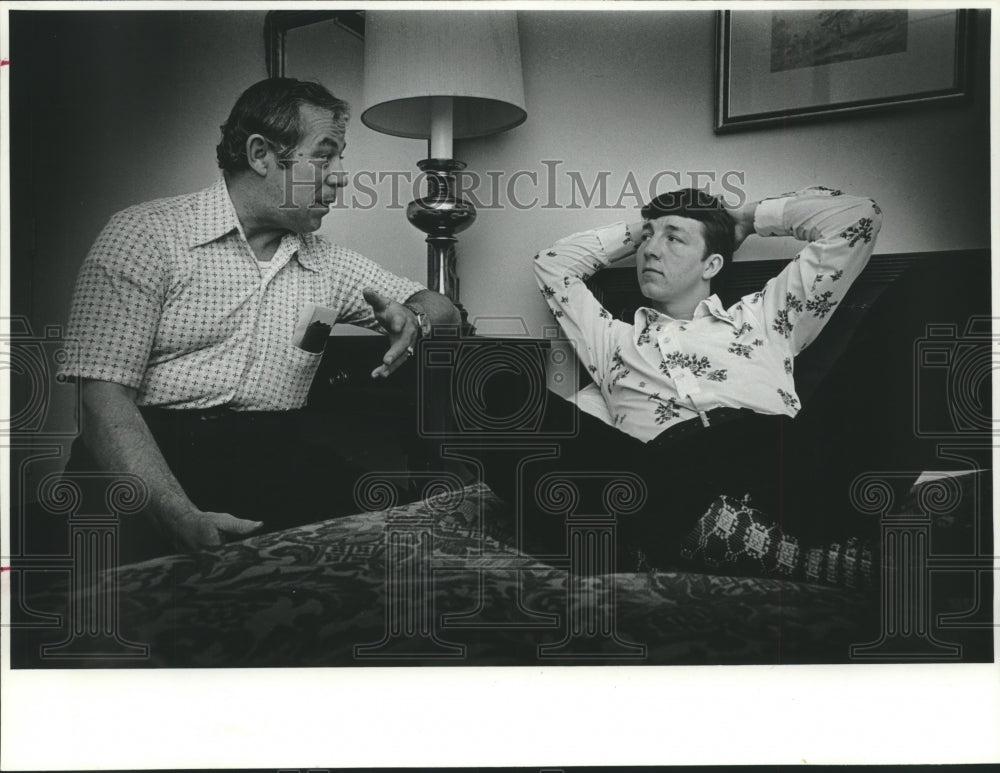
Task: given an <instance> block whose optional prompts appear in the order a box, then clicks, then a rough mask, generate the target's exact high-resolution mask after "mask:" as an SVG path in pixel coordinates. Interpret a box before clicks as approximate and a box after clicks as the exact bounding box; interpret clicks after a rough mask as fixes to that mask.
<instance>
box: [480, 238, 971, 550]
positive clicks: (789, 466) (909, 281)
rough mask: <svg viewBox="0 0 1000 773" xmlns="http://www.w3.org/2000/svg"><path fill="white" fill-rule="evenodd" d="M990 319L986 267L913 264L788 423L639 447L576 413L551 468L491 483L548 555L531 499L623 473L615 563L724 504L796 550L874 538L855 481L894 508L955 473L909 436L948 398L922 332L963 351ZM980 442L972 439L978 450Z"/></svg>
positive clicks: (764, 419) (917, 436) (662, 546)
mask: <svg viewBox="0 0 1000 773" xmlns="http://www.w3.org/2000/svg"><path fill="white" fill-rule="evenodd" d="M989 312H990V297H989V265H988V262H986V261H983V262H982V263H974V264H973V263H971V262H964V263H961V264H959V265H956V264H955V263H954V262H951V261H950V260H949V258H947V257H946V258H930V259H926V260H923V261H921V263H920V264H918V265H917V266H916V267H915V268H913V269H911V270H909V271H908V272H907V273H906V274H904V275H903V276H901V277H900V278H898V279H897V280H896V281H895V282H894V283H893V284H892V285H890V286H889V287H888V288H887V289H886V290H885V291H884V292H883V293H882V294H881V296H879V298H878V299H877V300H876V302H875V304H874V305H873V307H872V309H871V310H869V312H868V313H867V314H866V316H865V317H864V318H863V319H862V320H861V322H860V324H859V325H858V328H857V329H856V331H855V333H854V335H853V337H852V338H851V341H850V344H849V346H848V347H847V349H846V351H845V352H844V354H843V355H841V356H840V357H839V359H838V360H837V361H836V362H835V363H834V364H833V365H832V368H831V369H830V371H829V372H828V373H827V374H826V376H825V377H824V378H823V379H822V381H821V382H820V384H819V385H818V387H817V388H816V389H815V391H813V392H812V393H811V394H809V395H808V398H805V397H804V400H805V402H804V406H803V409H802V411H801V412H800V413H799V415H798V416H797V417H796V418H794V419H789V418H786V417H774V416H758V415H754V416H752V417H750V418H748V419H737V420H735V421H733V422H730V423H725V424H722V425H720V426H714V427H711V428H709V429H706V430H701V431H695V432H693V433H691V434H689V435H685V436H684V437H682V438H679V439H677V440H675V441H673V440H668V439H664V440H662V441H660V442H657V441H654V442H651V443H642V442H640V441H638V440H636V439H634V438H631V437H629V436H627V435H625V434H624V433H622V432H620V431H618V430H617V429H614V428H612V427H610V426H608V425H606V424H605V423H604V422H602V421H600V420H598V419H594V418H592V417H590V416H587V415H583V414H581V415H579V416H578V422H579V427H580V431H579V433H578V434H577V435H576V436H575V437H573V438H571V439H566V440H562V441H554V442H558V443H559V445H560V455H559V458H557V459H547V460H541V461H536V462H529V463H527V464H526V465H525V467H524V471H523V475H522V479H521V482H520V483H519V484H517V485H514V484H513V483H512V478H511V475H510V474H509V472H507V471H505V470H504V469H503V468H502V467H501V466H499V465H495V466H492V467H490V466H488V467H487V468H486V469H487V478H488V482H489V483H490V485H491V486H492V487H494V488H495V490H497V492H498V494H499V495H500V496H501V497H503V498H505V499H509V500H511V501H520V503H521V505H522V507H523V510H524V516H525V517H524V522H523V527H522V528H523V529H524V530H525V533H526V535H527V536H526V540H525V541H526V543H528V544H531V543H532V540H534V541H535V542H536V543H538V544H541V545H543V546H551V547H552V549H553V550H557V551H558V550H560V546H561V545H562V544H564V541H565V536H564V535H565V526H564V524H563V522H562V521H560V520H559V519H558V518H557V517H556V516H552V515H549V514H547V513H546V512H544V508H541V507H539V505H538V503H537V502H536V501H535V500H534V489H533V487H534V486H535V485H536V484H537V482H538V480H540V479H541V478H542V476H544V475H545V474H546V473H549V472H553V471H558V470H563V471H565V470H579V471H597V472H605V473H612V472H614V471H616V470H620V471H629V472H633V473H636V474H638V475H639V476H641V477H642V478H643V480H644V481H645V482H646V486H647V504H646V506H645V507H644V508H643V510H642V512H641V513H638V514H635V515H626V516H622V517H621V518H619V520H618V535H619V539H618V547H619V556H620V557H626V556H634V555H635V551H636V550H642V551H643V552H644V553H645V554H646V555H647V556H648V557H650V558H651V560H652V561H653V563H655V564H659V565H665V564H669V563H670V562H671V560H672V559H674V558H676V555H677V547H678V542H679V540H680V538H681V537H682V536H683V535H684V534H685V533H686V532H687V531H688V530H689V529H690V528H691V526H692V525H693V524H694V522H695V521H696V520H697V519H698V517H699V516H700V515H702V514H703V513H704V512H705V510H706V509H707V507H708V505H709V503H710V502H711V501H712V499H714V498H715V497H716V496H718V495H720V494H727V495H730V496H733V497H737V498H739V497H742V496H743V495H744V494H750V496H751V501H752V503H753V505H754V507H756V508H758V509H760V510H762V511H763V512H764V513H766V514H767V515H768V516H770V517H771V518H772V519H773V520H774V521H776V522H777V523H779V524H780V525H781V526H782V528H783V529H784V530H785V531H786V532H787V533H791V534H794V535H796V536H798V537H799V539H800V541H801V542H803V543H806V544H808V543H813V544H817V543H820V542H824V541H828V540H831V539H843V538H845V537H848V536H858V537H870V536H873V535H875V534H877V530H878V526H879V524H878V523H877V519H876V518H875V517H873V516H872V515H869V514H863V513H860V512H858V510H857V508H855V506H854V503H853V502H852V500H851V484H852V482H853V481H854V480H855V478H856V476H858V475H861V474H863V473H878V472H889V473H893V474H894V475H895V476H896V477H895V478H894V486H895V488H896V491H895V498H896V502H897V503H899V502H901V501H902V498H903V496H904V495H905V492H906V490H907V489H908V488H909V487H910V485H912V483H913V482H914V481H915V479H916V477H917V476H918V474H919V473H920V472H921V471H923V470H935V469H936V470H940V469H949V468H953V467H956V466H957V465H956V463H955V462H953V461H949V460H947V459H942V458H940V456H939V454H938V443H937V441H936V440H935V439H933V438H927V437H921V433H919V432H918V431H917V429H918V428H917V427H916V424H915V418H914V417H915V415H916V412H918V411H919V412H920V414H921V415H922V416H923V417H924V422H925V423H927V424H934V425H938V426H946V425H948V423H949V421H951V419H950V418H949V417H950V414H949V411H950V408H951V407H953V406H951V405H950V404H949V401H952V400H954V399H955V396H954V395H949V394H946V392H945V391H944V388H943V387H941V388H938V389H937V390H935V389H934V388H931V387H929V386H928V385H936V384H937V382H933V381H930V380H928V379H927V378H926V377H927V375H928V374H927V373H925V372H924V371H922V364H921V361H920V360H919V359H918V356H919V349H920V346H921V341H922V340H923V339H924V338H925V337H926V335H927V326H928V324H932V323H933V324H950V325H955V326H956V328H957V330H958V333H959V338H960V339H961V337H962V334H964V331H965V328H966V324H967V322H968V320H969V319H970V318H971V317H972V316H973V315H988V314H989ZM958 345H961V344H960V342H956V346H958ZM922 379H923V381H922ZM984 383H985V385H984V384H983V383H980V385H979V386H980V390H981V392H982V394H980V395H979V396H978V397H979V401H980V403H981V404H983V405H986V406H988V405H989V404H990V392H989V390H990V388H991V387H990V383H989V379H985V380H984ZM966 399H968V397H967V398H966ZM550 402H552V403H554V404H553V405H551V406H550V413H551V416H552V417H553V419H552V424H551V426H565V425H566V421H567V418H566V414H565V412H572V411H576V409H575V407H574V406H572V405H571V404H569V403H565V402H564V401H561V400H560V399H559V398H555V397H552V398H550ZM560 403H561V404H560ZM984 431H985V432H988V429H987V430H984ZM973 434H974V433H973ZM979 434H980V436H977V437H975V438H972V436H971V435H970V436H969V437H970V439H973V440H978V441H982V440H983V439H984V437H982V436H981V435H982V434H983V433H979ZM540 436H542V437H544V430H543V432H542V433H540ZM583 489H585V487H583V488H582V489H581V491H582V493H583V495H584V496H585V497H586V496H590V497H591V499H590V501H584V502H582V503H581V504H580V505H579V506H578V511H579V512H588V511H589V512H601V510H599V509H596V510H595V508H601V507H602V504H603V503H602V502H601V500H600V492H599V491H592V492H590V493H589V494H588V493H586V491H584V490H583ZM532 530H534V532H535V533H534V535H532ZM546 552H548V551H546Z"/></svg>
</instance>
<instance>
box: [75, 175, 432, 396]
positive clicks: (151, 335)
mask: <svg viewBox="0 0 1000 773" xmlns="http://www.w3.org/2000/svg"><path fill="white" fill-rule="evenodd" d="M367 286H371V287H374V288H376V289H378V290H379V291H380V292H382V293H383V294H385V295H387V296H389V297H390V298H393V299H395V300H397V301H399V302H402V301H404V300H406V299H407V298H408V297H409V296H411V295H413V293H415V292H417V291H419V290H421V289H423V287H422V286H421V285H420V284H418V283H416V282H413V281H410V280H409V279H404V278H401V277H398V276H395V275H393V274H391V273H389V272H388V271H386V270H385V269H383V268H381V267H379V266H378V265H376V264H375V263H373V262H372V261H370V260H368V259H367V258H365V257H362V256H361V255H358V254H357V253H355V252H352V251H351V250H348V249H345V248H343V247H339V246H337V245H334V244H330V243H329V242H328V241H327V240H326V239H324V238H323V237H321V236H318V235H315V234H301V235H296V234H291V233H289V234H287V235H285V236H284V237H283V238H282V239H281V242H280V244H279V246H278V249H277V251H276V252H275V254H274V257H272V258H271V260H270V261H268V262H258V261H257V260H256V258H255V256H254V254H253V251H252V250H251V249H250V244H249V243H248V242H247V240H246V237H245V236H244V233H243V229H242V227H241V225H240V222H239V219H238V218H237V215H236V211H235V209H234V208H233V204H232V201H231V200H230V198H229V192H228V190H227V188H226V183H225V180H224V179H222V178H220V179H219V180H218V181H217V182H216V183H215V184H214V185H212V186H211V187H209V188H206V189H205V190H202V191H200V192H198V193H193V194H188V195H185V196H177V197H174V198H168V199H160V200H157V201H151V202H147V203H145V204H140V205H137V206H134V207H130V208H129V209H126V210H124V211H122V212H119V213H118V214H116V215H114V216H113V217H112V218H111V220H110V222H109V223H108V225H107V226H106V227H105V228H104V230H103V231H102V232H101V234H100V236H98V238H97V241H96V242H95V243H94V246H93V247H92V248H91V250H90V253H89V254H88V255H87V258H86V260H85V261H84V263H83V266H82V267H81V269H80V274H79V276H78V278H77V283H76V290H75V292H74V295H73V305H72V309H71V311H70V319H69V331H68V335H69V337H70V339H71V340H75V341H76V342H78V344H79V352H80V354H79V360H78V361H77V360H72V361H70V362H68V363H66V365H65V366H64V367H63V368H62V373H63V375H64V376H68V377H73V378H76V377H79V378H88V379H96V380H100V381H111V382H114V383H117V384H122V385H124V386H127V387H131V388H134V389H136V390H137V399H136V402H137V404H138V405H143V406H161V407H166V408H177V409H201V408H212V407H217V406H227V407H230V408H233V409H236V410H271V411H273V410H288V409H294V408H300V407H302V406H303V405H304V404H305V400H306V396H307V394H308V392H309V386H310V384H311V382H312V379H313V376H314V375H315V372H316V368H317V367H318V365H319V361H320V358H321V356H322V355H321V354H313V353H310V352H307V351H304V350H302V349H300V348H299V347H297V346H295V345H294V344H293V343H292V336H293V332H294V328H295V324H296V321H297V320H298V317H299V314H300V312H301V310H302V308H303V306H304V305H305V304H306V303H310V302H311V303H316V304H320V305H322V306H326V307H328V308H332V309H334V310H335V311H336V312H337V313H338V318H339V320H340V321H341V322H347V323H352V324H355V325H361V326H364V327H368V328H373V329H380V328H379V325H378V323H377V322H376V320H375V318H374V316H373V314H372V309H371V307H370V306H369V305H368V304H367V303H366V302H365V300H364V298H363V296H362V294H361V290H362V288H364V287H367ZM377 364H378V363H373V367H374V365H377Z"/></svg>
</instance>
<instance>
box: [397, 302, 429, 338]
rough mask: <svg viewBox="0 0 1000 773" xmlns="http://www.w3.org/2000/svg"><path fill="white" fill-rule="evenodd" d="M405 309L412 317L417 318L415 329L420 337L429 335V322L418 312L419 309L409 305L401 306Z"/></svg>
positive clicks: (424, 315)
mask: <svg viewBox="0 0 1000 773" xmlns="http://www.w3.org/2000/svg"><path fill="white" fill-rule="evenodd" d="M403 305H404V306H405V307H406V308H408V309H409V310H410V311H412V312H413V314H414V316H415V317H416V318H417V329H418V330H419V331H420V337H421V338H426V337H427V336H429V335H430V334H431V321H430V318H429V317H428V316H427V315H426V314H424V312H422V311H420V309H418V308H416V307H415V306H411V305H410V304H409V303H404V304H403Z"/></svg>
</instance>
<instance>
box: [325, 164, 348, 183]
mask: <svg viewBox="0 0 1000 773" xmlns="http://www.w3.org/2000/svg"><path fill="white" fill-rule="evenodd" d="M323 182H324V183H326V184H327V185H329V186H330V187H332V188H343V187H344V186H345V185H347V172H345V171H344V165H343V163H341V162H340V161H339V160H338V161H334V162H333V163H332V164H331V165H330V168H329V169H327V172H326V177H324V178H323Z"/></svg>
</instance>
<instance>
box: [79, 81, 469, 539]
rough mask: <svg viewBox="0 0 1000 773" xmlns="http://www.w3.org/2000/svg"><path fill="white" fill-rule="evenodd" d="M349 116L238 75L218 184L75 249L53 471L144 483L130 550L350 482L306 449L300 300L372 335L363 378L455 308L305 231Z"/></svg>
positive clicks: (307, 366)
mask: <svg viewBox="0 0 1000 773" xmlns="http://www.w3.org/2000/svg"><path fill="white" fill-rule="evenodd" d="M348 111H349V108H348V105H347V104H346V103H344V102H343V101H341V100H339V99H337V98H335V97H334V96H333V95H332V94H330V93H329V92H328V91H327V90H326V89H325V88H323V87H322V86H320V85H318V84H315V83H305V82H300V81H297V80H293V79H287V78H272V79H268V80H264V81H261V82H259V83H257V84H255V85H253V86H251V87H250V88H248V89H247V90H246V91H245V92H244V93H243V94H242V95H241V96H240V98H239V99H238V101H237V102H236V105H235V106H234V107H233V109H232V112H231V113H230V115H229V118H228V120H227V121H226V123H225V124H224V125H223V126H222V141H221V142H220V143H219V145H218V148H217V155H218V162H219V166H220V168H221V169H222V174H221V176H220V178H219V179H218V180H217V182H215V184H213V185H212V186H210V187H209V188H207V189H205V190H202V191H199V192H197V193H192V194H189V195H184V196H178V197H174V198H169V199H161V200H157V201H152V202H147V203H145V204H139V205H137V206H134V207H131V208H129V209H126V210H124V211H123V212H120V213H118V214H116V215H114V216H113V217H112V218H111V220H110V222H109V223H108V225H107V226H106V227H105V228H104V230H103V231H102V233H101V234H100V236H99V237H98V239H97V241H96V242H95V244H94V245H93V247H92V248H91V251H90V253H89V255H88V256H87V258H86V260H85V261H84V264H83V266H82V268H81V270H80V274H79V278H78V281H77V286H76V291H75V294H74V297H73V306H72V312H71V315H70V335H71V336H72V337H73V338H75V339H76V340H78V341H79V343H80V358H79V360H78V361H74V362H71V363H69V364H68V365H67V366H66V368H65V371H64V372H65V374H66V375H67V376H70V377H72V378H78V379H80V380H81V382H82V393H83V405H84V416H83V431H82V435H81V437H80V438H79V439H78V441H77V444H76V445H75V446H74V452H73V458H72V459H71V461H70V465H69V468H70V469H75V470H81V469H94V468H96V469H99V470H106V471H124V472H130V473H135V474H138V475H140V476H141V477H142V478H143V479H144V480H145V482H146V484H147V486H148V489H149V493H150V505H149V507H148V511H147V513H146V514H145V516H144V517H140V518H139V519H137V522H138V523H143V524H144V526H146V527H153V526H155V529H152V530H149V529H147V532H146V534H145V537H144V538H143V539H144V540H145V543H146V544H145V549H144V550H142V551H140V552H145V553H150V552H152V553H155V552H168V551H169V550H171V549H174V548H181V549H198V548H201V547H206V546H211V545H216V544H219V543H220V541H223V540H225V539H227V538H232V537H236V536H239V535H244V534H247V533H249V532H252V531H254V530H256V529H259V528H261V527H262V526H263V527H264V528H265V529H272V528H280V527H284V526H287V525H290V524H292V523H296V522H301V521H304V520H311V519H314V518H316V517H319V516H321V515H324V514H326V515H333V514H335V512H334V510H335V509H336V508H335V507H333V506H332V505H331V506H330V507H329V508H326V509H324V508H323V506H322V504H321V503H322V501H323V500H324V498H325V497H326V495H327V494H329V498H330V499H335V498H336V496H337V493H338V490H339V493H340V494H341V495H343V492H344V489H345V488H346V489H347V493H348V494H349V493H350V491H349V490H350V488H351V486H352V484H353V480H352V477H351V475H350V474H348V473H347V472H345V465H344V463H343V462H342V461H340V462H338V461H337V460H334V459H326V458H317V455H316V453H315V452H308V453H307V452H304V444H303V442H302V438H301V433H302V429H303V426H302V421H301V419H302V417H301V413H300V412H299V409H302V408H303V406H304V405H305V400H306V395H307V393H308V390H309V385H310V383H311V381H312V378H313V376H314V374H315V372H316V369H317V366H318V364H319V360H320V357H321V351H320V352H311V351H306V350H304V349H302V348H300V347H299V346H297V345H296V344H295V343H293V333H294V331H295V328H296V324H297V321H298V319H299V316H300V314H301V312H302V310H303V308H304V307H305V306H306V304H309V303H314V304H318V305H322V306H326V307H329V308H332V309H334V310H335V311H336V312H337V317H338V320H339V321H341V322H346V323H352V324H356V325H362V326H365V327H370V328H376V329H381V330H383V331H384V332H386V333H387V334H388V337H389V342H390V343H389V347H388V350H387V352H386V354H385V357H384V360H383V362H382V363H381V364H378V367H376V368H375V371H374V372H373V374H372V375H373V377H375V378H383V377H386V376H388V375H390V374H391V373H392V372H393V371H394V370H395V369H396V368H397V367H399V366H400V365H401V364H402V363H403V362H405V360H406V358H407V357H408V356H410V355H412V352H413V344H414V343H415V341H416V339H417V337H418V335H419V334H420V333H421V331H422V330H426V329H427V327H428V325H429V324H433V323H444V322H446V323H455V322H457V321H458V317H457V314H456V312H455V309H454V307H453V306H452V304H451V303H450V301H448V299H447V298H445V297H443V296H440V295H438V294H436V293H433V292H431V291H429V290H426V289H423V288H422V287H421V286H420V285H419V284H417V283H415V282H412V281H410V280H408V279H404V278H401V277H397V276H394V275H393V274H391V273H389V272H387V271H386V270H384V269H382V268H380V267H379V266H378V265H376V264H375V263H373V262H372V261H370V260H368V259H367V258H364V257H362V256H360V255H358V254H356V253H354V252H352V251H350V250H347V249H345V248H343V247H339V246H337V245H334V244H331V243H329V242H328V241H327V240H326V239H324V238H323V237H321V236H318V235H316V234H315V233H314V232H315V231H316V230H317V229H318V228H319V226H320V223H321V221H322V219H323V217H324V216H325V215H326V214H327V213H328V212H329V208H330V204H332V203H333V202H334V201H335V200H336V197H337V195H338V193H339V192H340V190H341V189H342V188H343V186H344V185H345V182H346V180H345V175H344V169H343V164H342V159H343V154H344V148H345V145H346V137H345V128H346V122H347V119H348ZM373 365H375V363H373ZM341 500H342V501H349V500H350V497H349V496H347V497H344V496H341Z"/></svg>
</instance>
